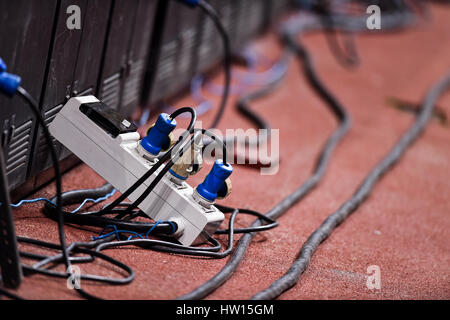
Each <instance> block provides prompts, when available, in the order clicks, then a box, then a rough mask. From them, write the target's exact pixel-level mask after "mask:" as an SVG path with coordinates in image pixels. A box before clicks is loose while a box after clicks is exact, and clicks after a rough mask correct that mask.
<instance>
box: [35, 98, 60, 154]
mask: <svg viewBox="0 0 450 320" xmlns="http://www.w3.org/2000/svg"><path fill="white" fill-rule="evenodd" d="M63 106H64V105H63V104H59V105H57V106H56V107H53V108H51V109H50V110H48V111H46V112H45V113H44V120H45V125H46V126H47V127H48V126H49V125H50V123H52V121H53V119H55V117H56V115H57V114H58V112H59V111H60V110H61V109H62V107H63ZM52 143H53V145H55V146H56V139H55V138H54V137H52ZM44 152H47V142H46V141H45V136H44V134H43V133H42V132H40V135H39V141H38V146H37V153H38V154H40V153H44Z"/></svg>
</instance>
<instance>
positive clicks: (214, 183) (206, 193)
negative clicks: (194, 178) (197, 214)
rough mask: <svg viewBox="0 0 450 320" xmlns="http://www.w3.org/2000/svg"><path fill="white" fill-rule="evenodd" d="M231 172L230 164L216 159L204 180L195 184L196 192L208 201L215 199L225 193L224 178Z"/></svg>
mask: <svg viewBox="0 0 450 320" xmlns="http://www.w3.org/2000/svg"><path fill="white" fill-rule="evenodd" d="M232 172H233V167H232V166H231V164H229V163H227V164H224V163H223V161H222V160H221V159H218V160H216V162H215V163H214V166H213V167H212V169H211V171H210V172H209V173H208V175H207V176H206V178H205V180H204V181H203V182H202V183H201V184H199V185H198V186H197V193H198V194H199V195H201V196H202V197H203V198H205V199H206V200H208V201H215V200H216V199H217V197H218V196H221V195H223V194H226V192H227V190H226V189H227V186H226V183H225V180H226V179H227V178H228V177H229V176H230V175H231V173H232Z"/></svg>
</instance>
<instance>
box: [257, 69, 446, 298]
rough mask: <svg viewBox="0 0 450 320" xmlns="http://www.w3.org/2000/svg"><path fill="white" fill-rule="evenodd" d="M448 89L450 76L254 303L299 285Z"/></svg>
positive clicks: (437, 87) (412, 140) (428, 97)
mask: <svg viewBox="0 0 450 320" xmlns="http://www.w3.org/2000/svg"><path fill="white" fill-rule="evenodd" d="M449 89H450V73H449V74H447V75H446V76H445V77H444V78H443V79H441V80H439V81H438V82H437V83H435V84H434V85H433V86H432V88H431V89H430V91H429V92H428V93H427V95H426V97H425V99H424V101H423V104H422V109H421V111H420V113H419V115H418V116H417V119H416V121H415V122H414V124H413V125H412V126H411V127H410V129H409V130H408V131H406V132H405V134H404V135H403V136H402V137H401V138H400V139H399V141H398V142H397V143H396V144H395V145H394V147H393V148H392V149H391V151H390V152H389V153H388V154H387V155H386V156H385V157H384V158H383V159H382V160H381V161H380V162H379V164H378V165H376V166H375V167H374V168H373V169H372V170H371V171H370V173H369V174H368V175H367V176H366V177H365V178H364V180H363V181H362V183H361V185H360V186H359V187H358V189H357V190H356V191H355V193H354V194H353V195H352V196H351V197H350V199H348V200H347V201H346V202H345V203H344V204H342V205H341V207H340V208H339V209H338V210H336V211H335V212H334V213H332V214H331V215H330V216H328V218H327V219H325V221H324V222H323V223H322V224H321V225H320V227H319V228H317V229H316V230H315V231H314V232H313V233H312V234H311V235H310V236H309V237H308V239H307V240H306V242H305V243H304V244H303V246H302V248H301V250H300V252H299V254H298V256H297V258H296V260H295V261H294V263H293V264H292V265H291V267H290V268H289V270H288V271H287V272H286V274H285V275H284V276H282V277H280V278H279V279H278V280H276V281H275V282H274V283H272V284H271V285H270V286H269V287H268V288H267V289H265V290H262V291H260V292H258V293H257V294H255V295H254V296H253V297H252V299H253V300H268V299H274V298H276V297H278V296H279V295H281V294H282V293H283V292H285V291H286V290H288V289H289V288H291V287H292V286H294V285H295V284H296V283H297V282H298V280H299V277H300V275H301V274H302V273H303V272H304V271H305V270H306V268H307V267H308V264H309V262H310V260H311V257H312V255H313V254H314V252H315V251H316V250H317V248H318V247H319V245H320V244H321V243H322V242H323V241H325V240H326V239H327V238H328V237H329V236H330V234H331V233H332V232H333V231H334V229H336V228H337V227H338V226H339V225H340V224H341V223H342V222H344V221H345V219H347V218H348V217H349V216H350V215H351V214H352V213H353V212H355V211H356V209H358V207H359V206H360V205H361V204H363V203H364V202H365V201H366V200H367V198H368V197H369V195H370V194H371V193H372V190H373V188H374V187H375V185H376V184H377V183H378V182H379V181H380V179H381V178H382V177H383V176H384V175H385V174H386V173H387V172H388V171H389V170H391V169H392V168H393V166H394V165H395V164H396V163H397V162H398V160H400V159H401V157H402V156H403V155H404V153H405V151H406V150H407V149H408V148H409V147H410V146H411V145H412V143H413V142H414V141H416V140H417V138H418V137H419V136H420V134H421V133H422V132H423V131H424V129H425V127H426V125H427V123H428V121H429V119H430V117H431V115H432V113H433V109H434V106H435V105H436V101H437V100H438V98H439V97H440V96H441V95H442V94H443V93H444V92H445V91H447V90H449Z"/></svg>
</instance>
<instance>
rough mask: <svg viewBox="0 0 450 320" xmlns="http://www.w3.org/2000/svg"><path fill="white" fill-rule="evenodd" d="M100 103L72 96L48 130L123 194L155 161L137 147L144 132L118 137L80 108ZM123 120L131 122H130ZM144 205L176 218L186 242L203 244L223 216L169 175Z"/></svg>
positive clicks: (154, 212) (162, 215)
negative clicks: (173, 180) (203, 204)
mask: <svg viewBox="0 0 450 320" xmlns="http://www.w3.org/2000/svg"><path fill="white" fill-rule="evenodd" d="M96 102H100V101H99V100H98V99H97V98H96V97H94V96H84V97H75V98H71V99H70V100H69V101H68V102H67V104H66V105H65V106H64V107H63V108H62V109H61V111H60V112H59V113H58V114H57V116H56V117H55V119H54V120H53V122H52V123H51V124H50V127H49V130H50V133H51V134H52V135H53V136H54V137H55V138H56V139H57V140H58V141H60V142H61V143H62V144H63V145H64V146H65V147H67V148H68V149H69V150H70V151H72V152H73V153H74V154H75V155H76V156H77V157H79V158H80V159H81V160H82V161H84V162H85V163H86V164H87V165H89V166H90V167H91V168H92V169H94V170H95V171H96V172H97V173H98V174H99V175H100V176H102V177H103V178H104V179H105V180H106V181H108V182H109V183H111V184H112V185H113V186H114V187H115V188H116V189H117V190H119V191H120V192H124V191H125V190H127V189H128V188H129V187H130V186H131V185H133V184H134V183H135V182H136V181H137V180H138V179H139V178H140V177H141V176H143V175H144V174H145V173H146V172H147V171H148V170H149V169H150V168H151V167H152V165H153V163H152V162H150V161H148V160H146V159H145V158H144V157H142V155H141V154H139V153H138V151H137V147H138V146H139V140H140V136H139V133H137V132H128V133H122V134H119V135H117V136H116V137H115V138H114V137H113V136H111V135H110V134H109V133H107V132H106V131H105V130H104V129H103V128H101V127H100V126H99V125H97V124H96V123H95V122H94V121H92V120H91V119H90V118H89V117H88V116H87V115H86V114H84V113H83V112H81V111H80V106H81V105H82V104H88V103H96ZM123 123H125V124H129V123H128V122H127V121H126V120H125V122H123ZM161 168H162V167H161ZM161 168H160V169H161ZM159 172H160V170H157V171H156V172H155V173H154V174H153V176H151V177H150V178H149V179H147V180H146V181H145V182H144V183H143V184H142V185H141V186H140V187H139V188H137V189H136V190H135V191H134V192H133V193H132V194H131V195H130V196H129V197H128V198H129V199H130V200H131V201H135V200H136V199H137V198H138V197H139V196H140V195H141V194H142V193H143V192H144V191H145V189H146V188H147V187H148V186H149V185H150V183H151V182H152V181H153V179H154V178H155V177H156V176H157V175H158V173H159ZM139 209H141V210H142V211H143V212H145V213H146V214H147V215H148V216H150V217H151V218H152V219H154V220H159V219H161V220H166V221H174V222H176V223H177V225H178V230H177V232H176V233H175V234H174V236H175V237H176V238H177V239H178V241H179V242H180V243H182V244H183V245H191V244H199V243H202V242H204V241H205V239H206V238H205V235H204V233H205V232H206V233H208V234H213V233H214V231H215V230H216V229H217V228H218V226H219V225H220V224H221V222H222V221H223V220H224V215H223V213H222V212H221V211H220V210H218V209H217V208H216V207H215V206H213V205H211V206H209V208H207V207H205V206H202V205H200V204H199V203H198V202H197V201H196V200H195V199H194V189H193V188H192V187H191V186H190V185H189V184H187V183H186V182H185V181H183V182H182V184H181V185H178V184H176V183H174V182H172V181H171V180H170V179H169V178H167V177H163V179H162V180H161V181H160V182H159V183H158V184H157V185H156V187H155V188H154V189H153V191H152V192H151V193H150V194H149V196H148V197H147V198H146V199H145V200H144V201H143V202H142V203H141V204H140V205H139Z"/></svg>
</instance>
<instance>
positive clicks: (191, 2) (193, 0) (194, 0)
mask: <svg viewBox="0 0 450 320" xmlns="http://www.w3.org/2000/svg"><path fill="white" fill-rule="evenodd" d="M178 2H181V3H184V4H186V5H188V6H190V7H196V6H198V2H199V0H178Z"/></svg>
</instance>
